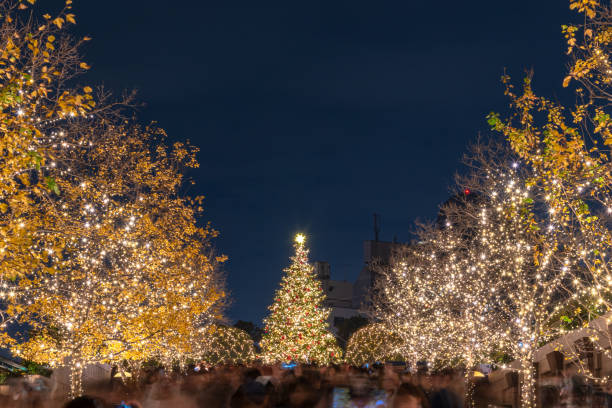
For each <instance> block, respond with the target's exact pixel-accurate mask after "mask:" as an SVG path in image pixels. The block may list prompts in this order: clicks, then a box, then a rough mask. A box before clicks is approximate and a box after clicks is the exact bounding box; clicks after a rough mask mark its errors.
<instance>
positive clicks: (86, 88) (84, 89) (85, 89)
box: [83, 86, 92, 93]
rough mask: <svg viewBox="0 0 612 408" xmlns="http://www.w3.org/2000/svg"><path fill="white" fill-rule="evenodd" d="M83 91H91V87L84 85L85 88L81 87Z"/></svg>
mask: <svg viewBox="0 0 612 408" xmlns="http://www.w3.org/2000/svg"><path fill="white" fill-rule="evenodd" d="M83 91H84V92H86V93H90V92H91V91H92V89H91V87H89V86H86V87H85V88H83Z"/></svg>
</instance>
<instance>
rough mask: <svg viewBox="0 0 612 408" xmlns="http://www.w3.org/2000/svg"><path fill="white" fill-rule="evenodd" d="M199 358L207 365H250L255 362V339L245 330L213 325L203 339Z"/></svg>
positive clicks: (199, 349)
mask: <svg viewBox="0 0 612 408" xmlns="http://www.w3.org/2000/svg"><path fill="white" fill-rule="evenodd" d="M197 351H199V352H200V353H201V354H200V355H199V358H200V359H201V360H202V361H204V362H205V363H206V364H210V365H219V364H249V363H251V362H253V361H254V360H255V346H254V344H253V339H252V338H251V336H249V335H248V333H247V332H245V331H244V330H240V329H237V328H235V327H227V326H218V325H213V326H212V327H211V328H209V329H208V333H207V336H206V337H204V338H202V339H201V343H200V346H199V348H198V349H197Z"/></svg>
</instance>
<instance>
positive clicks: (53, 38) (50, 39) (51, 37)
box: [47, 35, 55, 42]
mask: <svg viewBox="0 0 612 408" xmlns="http://www.w3.org/2000/svg"><path fill="white" fill-rule="evenodd" d="M47 41H49V42H53V41H55V36H53V35H50V36H48V37H47Z"/></svg>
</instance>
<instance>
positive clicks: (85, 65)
mask: <svg viewBox="0 0 612 408" xmlns="http://www.w3.org/2000/svg"><path fill="white" fill-rule="evenodd" d="M79 67H81V68H83V69H89V68H91V67H90V66H89V65H87V64H86V63H84V62H81V63H80V64H79Z"/></svg>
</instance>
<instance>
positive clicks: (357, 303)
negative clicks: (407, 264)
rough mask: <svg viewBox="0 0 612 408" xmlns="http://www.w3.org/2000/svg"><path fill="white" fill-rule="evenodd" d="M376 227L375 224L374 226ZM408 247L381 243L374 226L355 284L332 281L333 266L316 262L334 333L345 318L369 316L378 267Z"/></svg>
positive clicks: (396, 243)
mask: <svg viewBox="0 0 612 408" xmlns="http://www.w3.org/2000/svg"><path fill="white" fill-rule="evenodd" d="M375 222H376V221H375ZM375 225H376V224H375ZM403 246H405V244H401V243H398V242H396V241H395V240H394V242H385V241H379V240H378V231H377V228H376V226H375V239H374V240H373V241H364V242H363V267H362V268H361V271H360V272H359V275H358V276H357V279H356V281H355V282H349V281H345V280H344V281H338V280H332V279H331V266H330V264H329V263H328V262H325V261H316V262H315V263H314V268H315V272H316V274H317V276H318V277H319V279H320V280H321V283H322V287H323V291H324V292H325V294H326V295H327V299H326V301H325V306H327V307H329V308H331V313H330V316H329V323H330V326H331V328H332V331H333V332H334V333H337V330H338V326H339V325H340V324H342V322H343V321H344V320H345V319H349V318H351V317H353V316H364V317H367V311H368V308H369V299H368V296H369V294H370V293H371V291H372V289H373V288H374V282H375V281H376V271H375V268H374V266H375V264H380V265H389V264H390V262H391V257H392V256H393V254H394V252H395V251H396V250H398V249H400V248H402V247H403Z"/></svg>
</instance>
